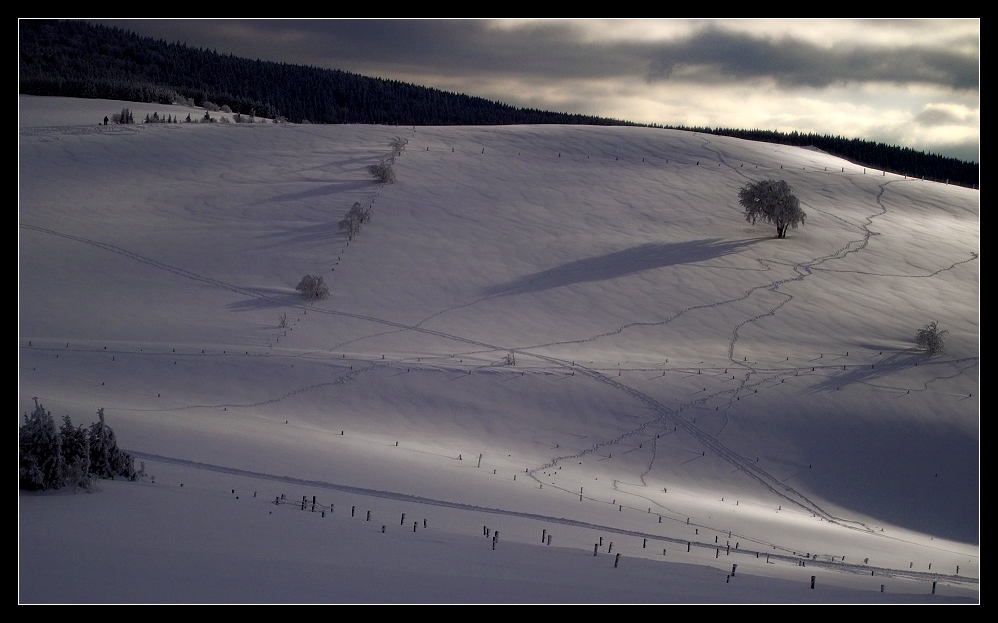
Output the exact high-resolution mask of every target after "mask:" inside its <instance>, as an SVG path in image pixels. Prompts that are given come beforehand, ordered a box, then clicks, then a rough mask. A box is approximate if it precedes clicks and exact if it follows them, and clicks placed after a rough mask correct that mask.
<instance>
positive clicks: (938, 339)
mask: <svg viewBox="0 0 998 623" xmlns="http://www.w3.org/2000/svg"><path fill="white" fill-rule="evenodd" d="M944 333H946V332H945V331H940V330H939V327H937V326H936V321H935V320H933V321H932V322H930V323H929V324H927V325H925V326H924V327H922V328H921V329H919V330H918V333H916V334H915V343H916V344H918V347H919V348H921V349H922V350H924V351H925V352H927V353H928V354H930V355H935V354H937V353H941V352H943V346H944V344H943V334H944Z"/></svg>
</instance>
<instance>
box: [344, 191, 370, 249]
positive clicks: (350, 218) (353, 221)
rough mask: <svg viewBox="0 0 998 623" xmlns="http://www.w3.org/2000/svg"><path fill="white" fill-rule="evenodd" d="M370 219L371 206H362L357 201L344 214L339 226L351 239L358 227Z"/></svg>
mask: <svg viewBox="0 0 998 623" xmlns="http://www.w3.org/2000/svg"><path fill="white" fill-rule="evenodd" d="M370 220H371V208H370V207H366V208H365V207H364V206H362V205H361V204H360V202H359V201H357V202H355V203H354V204H353V207H352V208H350V211H349V212H347V214H346V216H345V217H344V218H343V220H342V221H340V222H339V227H340V229H342V230H343V231H345V232H347V235H348V236H349V237H350V239H351V240H353V237H354V236H355V235H357V234H358V233H360V227H361V225H363V224H364V223H366V222H368V221H370Z"/></svg>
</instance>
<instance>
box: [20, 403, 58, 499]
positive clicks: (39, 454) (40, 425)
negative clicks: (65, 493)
mask: <svg viewBox="0 0 998 623" xmlns="http://www.w3.org/2000/svg"><path fill="white" fill-rule="evenodd" d="M18 433H19V434H18V465H19V480H20V486H21V488H22V489H35V490H44V489H58V488H59V487H61V486H62V484H63V459H62V446H61V440H60V439H59V431H58V430H57V429H56V427H55V420H53V419H52V413H50V412H48V411H46V410H45V408H44V407H42V405H41V403H39V402H38V399H37V398H35V410H34V411H32V412H31V415H30V416H29V415H28V414H27V413H25V414H24V425H23V426H22V427H21V428H20V430H19V431H18Z"/></svg>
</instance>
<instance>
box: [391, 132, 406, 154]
mask: <svg viewBox="0 0 998 623" xmlns="http://www.w3.org/2000/svg"><path fill="white" fill-rule="evenodd" d="M408 142H409V141H407V140H405V139H404V138H402V137H401V136H396V137H395V138H393V139H392V140H391V143H390V145H391V147H392V156H400V155H402V152H403V151H405V146H406V144H407V143H408Z"/></svg>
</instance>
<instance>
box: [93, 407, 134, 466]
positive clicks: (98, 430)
mask: <svg viewBox="0 0 998 623" xmlns="http://www.w3.org/2000/svg"><path fill="white" fill-rule="evenodd" d="M97 417H98V418H100V420H99V421H97V422H94V423H93V424H91V425H90V473H91V474H93V475H94V476H96V477H97V478H111V479H112V480H113V479H114V477H115V476H124V477H125V478H127V479H129V480H135V459H134V458H132V456H131V455H130V454H128V453H127V452H124V451H122V450H119V449H118V440H117V439H116V438H115V436H114V431H113V430H112V429H111V427H110V426H108V425H107V423H106V422H105V421H104V409H103V408H100V409H97Z"/></svg>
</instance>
